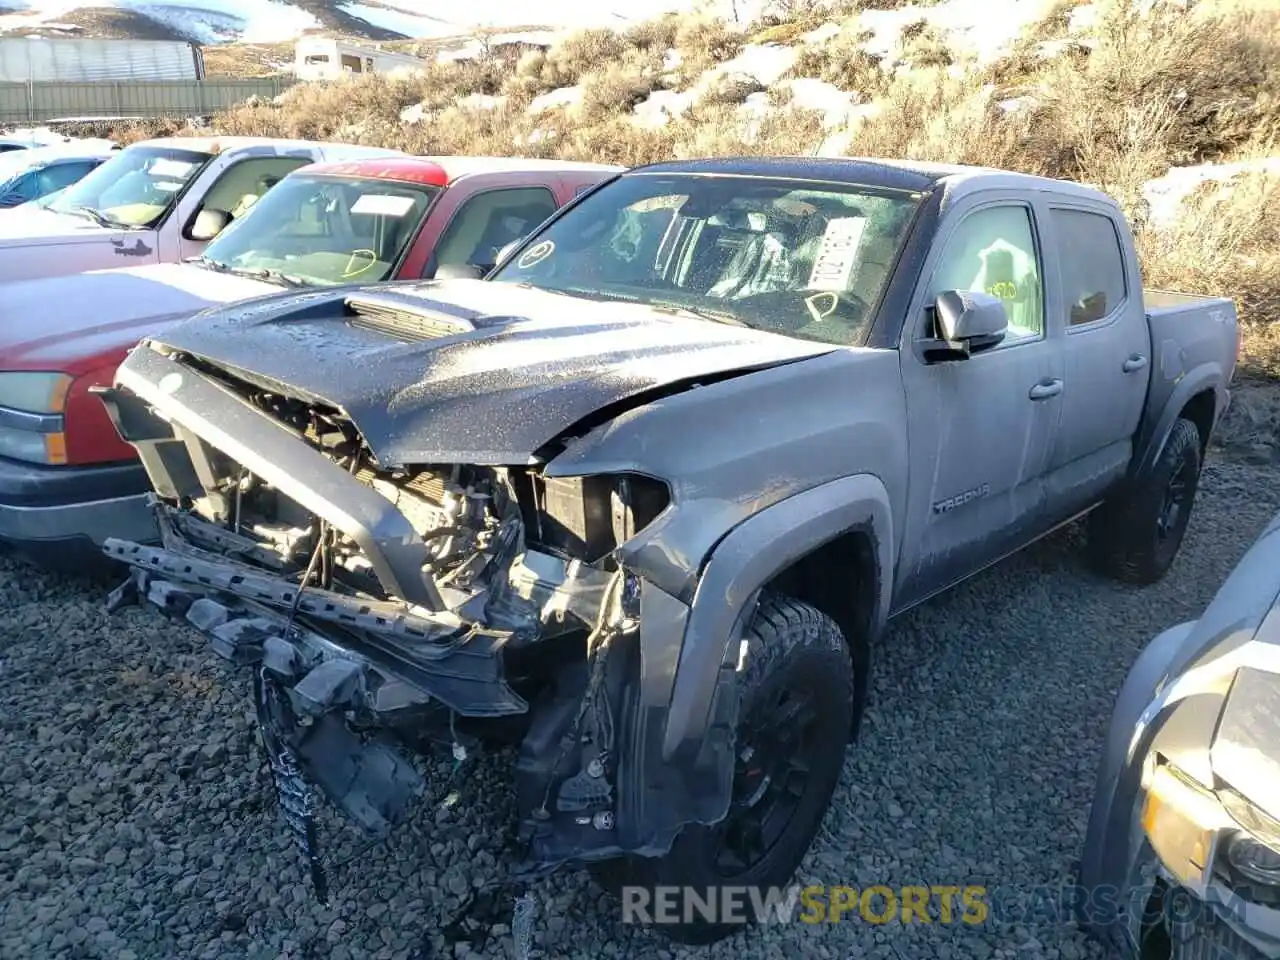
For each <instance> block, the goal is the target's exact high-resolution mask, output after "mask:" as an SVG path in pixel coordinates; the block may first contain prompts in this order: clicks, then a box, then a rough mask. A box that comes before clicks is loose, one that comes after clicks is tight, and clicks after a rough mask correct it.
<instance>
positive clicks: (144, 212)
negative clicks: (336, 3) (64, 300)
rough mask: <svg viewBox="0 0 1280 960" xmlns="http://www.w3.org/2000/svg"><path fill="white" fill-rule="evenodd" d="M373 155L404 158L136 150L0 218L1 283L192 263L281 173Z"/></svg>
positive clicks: (250, 140) (178, 147)
mask: <svg viewBox="0 0 1280 960" xmlns="http://www.w3.org/2000/svg"><path fill="white" fill-rule="evenodd" d="M382 156H404V154H402V153H400V152H399V151H397V150H386V149H382V148H377V147H362V146H358V145H356V144H345V143H316V142H311V141H306V140H277V139H268V138H259V137H166V138H163V139H158V140H146V141H143V142H141V143H135V144H133V145H132V146H129V147H126V148H125V149H124V150H121V151H120V152H119V153H118V154H117V155H116V156H115V157H113V158H112V159H110V160H108V161H107V162H106V163H104V164H102V166H100V167H98V168H97V169H96V170H94V171H93V172H92V173H90V174H89V175H88V176H86V177H85V178H84V179H83V180H81V181H79V182H78V183H76V184H74V185H72V186H70V187H68V188H67V189H65V190H62V191H60V192H59V193H57V194H56V195H54V196H53V197H52V199H49V200H46V201H42V202H40V203H33V204H23V205H22V206H21V207H18V208H15V209H12V210H9V211H6V212H4V213H3V214H2V215H0V282H3V281H9V280H30V279H34V278H37V277H56V276H66V275H67V274H73V273H81V272H83V271H85V270H103V269H110V268H112V267H129V266H140V265H143V264H148V263H174V262H178V261H181V260H184V259H186V258H188V257H194V256H198V255H199V254H200V253H201V252H202V251H203V250H204V247H205V245H206V244H207V243H208V242H209V241H210V240H212V239H213V238H214V237H215V236H217V235H218V234H219V233H220V232H221V231H222V229H223V228H224V227H226V226H227V224H229V223H231V222H232V221H233V220H235V219H236V218H237V217H240V216H242V215H243V214H244V213H245V212H246V211H247V210H248V209H249V207H250V206H252V205H253V204H254V203H255V202H257V200H258V198H259V197H261V196H262V194H263V193H265V192H266V191H267V190H268V189H269V188H270V187H271V186H272V185H274V184H275V183H276V182H278V181H279V180H280V179H281V178H283V177H284V176H285V175H286V174H288V173H289V172H290V171H293V170H296V169H297V168H299V167H302V166H305V165H307V164H309V163H316V162H319V161H337V160H356V159H361V158H366V157H382Z"/></svg>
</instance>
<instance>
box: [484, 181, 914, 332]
mask: <svg viewBox="0 0 1280 960" xmlns="http://www.w3.org/2000/svg"><path fill="white" fill-rule="evenodd" d="M918 203H919V200H918V198H917V197H916V196H915V195H913V194H909V193H906V192H902V191H892V190H882V189H877V188H873V187H864V186H856V185H848V186H845V185H835V184H828V183H813V182H808V181H803V180H786V179H777V178H772V177H770V178H764V177H737V176H734V177H711V176H700V175H696V174H676V175H657V174H632V175H630V176H623V177H622V178H620V179H618V180H615V181H614V182H613V183H610V184H608V185H607V186H605V187H603V188H601V189H600V190H598V191H597V192H595V193H594V194H592V195H591V196H589V197H587V198H586V199H585V200H583V201H582V202H581V203H580V204H579V205H578V206H577V207H575V208H573V209H571V210H569V211H567V212H566V214H565V215H564V216H563V217H561V218H560V219H558V220H556V221H555V222H554V223H552V224H551V225H550V226H549V227H548V228H547V229H545V230H543V231H541V232H540V233H539V234H538V235H537V237H536V238H535V239H534V241H533V242H532V243H530V244H529V245H527V246H525V247H524V248H523V249H522V251H521V253H520V254H519V255H518V256H516V257H515V258H514V259H513V260H510V261H509V262H508V263H507V264H506V265H505V266H504V267H502V268H501V269H500V270H499V271H498V272H497V273H495V274H494V275H493V276H492V277H491V279H492V280H494V281H497V282H507V283H527V284H530V285H532V286H535V287H540V288H542V289H546V290H556V291H560V292H564V293H571V294H577V295H579V296H586V297H596V298H600V299H604V300H624V301H637V302H640V303H647V304H651V305H654V306H659V307H667V308H672V309H683V310H687V311H690V312H692V313H695V314H699V315H701V316H703V317H704V318H706V319H711V320H720V321H724V322H728V323H735V324H742V325H744V326H749V327H754V328H756V329H759V330H769V331H772V332H774V333H784V334H787V335H789V336H795V337H801V338H804V339H808V340H819V341H821V342H823V343H834V344H841V345H849V346H855V345H858V344H860V343H862V342H863V341H864V340H865V338H866V336H867V334H868V332H869V331H870V326H871V321H872V317H871V310H872V309H873V308H874V305H875V304H876V302H877V301H878V300H879V298H880V292H881V290H882V288H883V287H884V284H885V282H886V281H887V279H888V276H889V272H890V271H891V270H892V268H893V265H894V263H895V262H896V260H897V256H898V251H899V250H900V249H901V247H902V243H903V241H904V238H905V236H906V231H907V228H908V226H909V224H910V222H911V218H912V214H913V213H914V211H915V209H916V206H917V204H918Z"/></svg>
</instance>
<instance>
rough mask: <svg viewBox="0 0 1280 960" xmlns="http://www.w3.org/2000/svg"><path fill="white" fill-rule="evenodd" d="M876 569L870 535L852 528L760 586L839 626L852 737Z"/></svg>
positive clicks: (866, 660)
mask: <svg viewBox="0 0 1280 960" xmlns="http://www.w3.org/2000/svg"><path fill="white" fill-rule="evenodd" d="M878 576H879V571H878V570H877V568H876V550H875V543H874V542H873V540H872V538H871V536H870V534H869V533H868V532H866V531H862V530H852V531H848V532H846V533H843V534H841V535H840V536H838V537H836V538H835V539H833V540H828V541H827V542H826V543H824V544H823V545H822V546H820V547H818V548H817V549H815V550H813V551H811V552H810V553H807V554H805V555H804V556H803V557H801V558H800V559H798V560H796V561H795V562H794V563H792V564H791V565H790V566H789V567H787V568H786V569H784V570H782V571H780V572H779V573H778V574H776V575H775V576H774V577H773V579H772V580H770V581H769V582H768V583H767V584H765V589H767V590H771V591H774V592H776V593H781V594H785V595H787V596H789V597H792V598H793V599H796V600H799V601H801V602H802V603H807V604H809V605H810V606H812V607H815V608H816V609H818V610H820V611H822V612H823V613H825V614H826V615H827V616H829V617H830V618H831V619H832V620H834V621H835V622H836V625H837V626H838V627H839V628H840V631H841V632H842V633H843V634H844V638H845V642H846V643H847V644H848V645H849V656H850V657H851V658H852V660H853V678H854V704H853V718H854V719H853V730H851V731H850V735H851V737H852V736H856V735H857V731H858V725H859V722H860V720H861V718H862V708H863V705H864V704H865V702H866V692H867V675H868V672H869V668H870V659H871V631H872V628H873V625H874V623H875V622H876V605H877V602H878V598H879V589H878Z"/></svg>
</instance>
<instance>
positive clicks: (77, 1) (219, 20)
mask: <svg viewBox="0 0 1280 960" xmlns="http://www.w3.org/2000/svg"><path fill="white" fill-rule="evenodd" d="M87 8H111V9H116V10H122V11H125V12H128V13H134V14H139V15H141V16H145V17H150V18H151V19H153V20H155V21H157V22H158V23H161V24H164V25H165V26H166V27H168V28H170V29H171V30H174V31H175V32H178V33H181V34H183V35H185V36H189V37H191V38H192V39H193V40H196V41H197V42H199V43H222V42H226V41H231V40H242V41H245V42H247V43H277V42H282V41H287V40H291V39H293V38H294V37H296V36H298V35H299V34H300V33H302V32H303V31H304V30H310V29H314V28H315V27H318V26H319V25H320V22H319V21H318V20H317V19H316V18H315V17H314V16H312V15H311V14H310V13H307V12H306V11H305V10H301V9H299V8H298V7H295V6H293V5H292V4H290V3H285V2H280V0H87V2H84V0H25V6H24V7H22V8H21V9H20V10H19V11H18V12H17V13H9V14H2V15H0V33H3V32H4V31H6V30H13V29H19V28H23V27H26V28H30V27H42V26H43V27H51V26H52V25H54V24H57V23H59V22H60V21H62V20H64V18H66V17H67V16H68V15H70V14H73V13H74V12H76V11H77V10H83V9H87Z"/></svg>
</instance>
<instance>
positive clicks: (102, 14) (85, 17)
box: [0, 0, 748, 44]
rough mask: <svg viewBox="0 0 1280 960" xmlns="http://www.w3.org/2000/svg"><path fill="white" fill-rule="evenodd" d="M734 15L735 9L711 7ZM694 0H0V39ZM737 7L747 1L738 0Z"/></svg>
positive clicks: (365, 24) (450, 24)
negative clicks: (474, 5)
mask: <svg viewBox="0 0 1280 960" xmlns="http://www.w3.org/2000/svg"><path fill="white" fill-rule="evenodd" d="M717 5H718V6H722V7H725V11H726V12H729V13H731V12H732V10H733V8H734V7H735V4H734V3H732V2H728V0H726V2H725V3H719V4H713V6H717ZM693 6H694V3H693V2H692V0H638V2H637V0H631V2H629V3H625V4H624V3H616V2H611V3H606V4H594V5H590V6H578V5H577V4H568V3H559V4H547V5H544V7H543V8H534V7H530V5H528V4H521V3H516V2H514V0H486V2H485V3H484V4H482V5H478V7H479V8H480V9H479V10H478V12H477V11H473V10H471V9H463V8H459V6H458V5H456V4H449V3H441V2H427V0H0V36H41V37H57V36H77V37H80V36H82V37H130V38H138V39H176V40H191V41H194V42H196V43H202V44H220V43H229V42H243V43H280V42H284V41H290V40H293V39H296V38H297V37H298V36H300V35H302V34H303V33H306V32H310V31H321V30H322V31H326V32H330V33H333V32H337V33H342V34H346V35H348V36H355V37H363V38H367V39H373V40H392V39H396V38H406V37H409V38H417V37H439V36H456V35H458V34H465V33H470V32H473V31H475V30H477V29H482V28H485V27H500V28H510V27H512V26H515V25H523V24H526V23H527V22H528V20H529V18H530V10H531V9H533V10H536V14H535V15H536V17H537V18H539V19H540V20H541V21H542V22H541V23H540V24H539V25H541V26H547V27H556V28H562V27H568V26H606V25H618V24H625V23H628V22H631V21H634V20H639V19H644V18H646V17H652V16H657V15H659V14H662V13H665V12H667V11H671V10H687V9H690V8H692V7H693ZM736 6H737V7H739V8H743V9H745V8H746V7H747V6H748V3H746V2H744V0H739V2H738V3H737V4H736Z"/></svg>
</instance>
